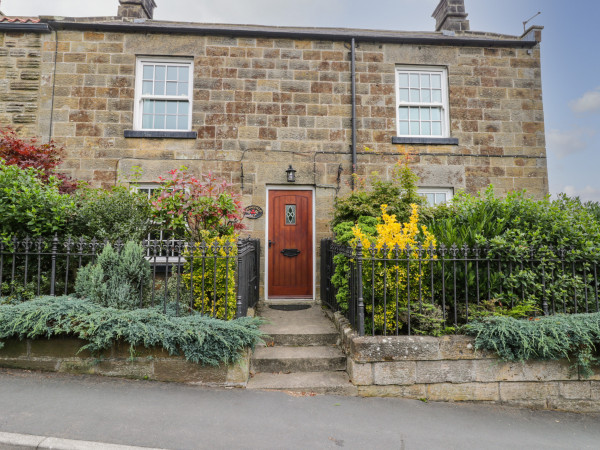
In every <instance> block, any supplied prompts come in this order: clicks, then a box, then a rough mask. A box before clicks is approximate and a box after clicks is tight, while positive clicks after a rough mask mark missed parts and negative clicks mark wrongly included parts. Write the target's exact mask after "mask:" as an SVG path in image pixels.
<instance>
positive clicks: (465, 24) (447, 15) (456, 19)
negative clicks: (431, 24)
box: [431, 0, 470, 31]
mask: <svg viewBox="0 0 600 450" xmlns="http://www.w3.org/2000/svg"><path fill="white" fill-rule="evenodd" d="M467 16H468V14H467V13H466V12H465V0H440V4H439V5H438V6H437V8H435V11H434V12H433V15H432V16H431V17H433V18H434V19H435V22H436V23H435V31H445V30H447V31H469V29H470V27H469V21H468V20H467Z"/></svg>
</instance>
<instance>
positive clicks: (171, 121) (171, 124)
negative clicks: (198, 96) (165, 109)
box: [165, 116, 177, 130]
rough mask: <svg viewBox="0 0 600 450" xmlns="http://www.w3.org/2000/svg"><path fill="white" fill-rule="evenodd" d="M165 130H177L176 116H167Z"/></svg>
mask: <svg viewBox="0 0 600 450" xmlns="http://www.w3.org/2000/svg"><path fill="white" fill-rule="evenodd" d="M165 128H167V129H168V130H175V129H177V116H167V126H166V127H165Z"/></svg>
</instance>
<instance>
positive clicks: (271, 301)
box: [262, 297, 318, 305]
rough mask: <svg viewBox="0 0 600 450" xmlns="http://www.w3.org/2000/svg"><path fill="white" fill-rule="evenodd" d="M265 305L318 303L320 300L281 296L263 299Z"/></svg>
mask: <svg viewBox="0 0 600 450" xmlns="http://www.w3.org/2000/svg"><path fill="white" fill-rule="evenodd" d="M262 303H263V304H265V305H294V304H299V305H316V304H317V303H318V302H317V301H316V300H315V299H314V298H297V297H296V298H293V297H281V298H277V297H276V298H265V299H263V301H262Z"/></svg>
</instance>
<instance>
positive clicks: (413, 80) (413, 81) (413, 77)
mask: <svg viewBox="0 0 600 450" xmlns="http://www.w3.org/2000/svg"><path fill="white" fill-rule="evenodd" d="M410 87H411V88H414V87H416V88H418V87H419V74H418V73H411V74H410Z"/></svg>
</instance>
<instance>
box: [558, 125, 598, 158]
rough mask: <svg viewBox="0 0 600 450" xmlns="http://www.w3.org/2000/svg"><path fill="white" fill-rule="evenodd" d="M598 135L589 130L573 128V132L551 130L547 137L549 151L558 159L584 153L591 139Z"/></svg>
mask: <svg viewBox="0 0 600 450" xmlns="http://www.w3.org/2000/svg"><path fill="white" fill-rule="evenodd" d="M595 134H596V131H595V130H591V129H588V128H573V129H571V130H566V131H561V130H549V131H548V134H547V135H546V138H547V146H548V151H549V152H550V153H552V154H554V155H555V156H556V157H558V158H561V159H562V158H564V157H565V156H569V155H572V154H575V153H580V152H582V151H584V150H585V149H586V148H587V147H588V145H589V139H590V138H591V137H593V136H594V135H595Z"/></svg>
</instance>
